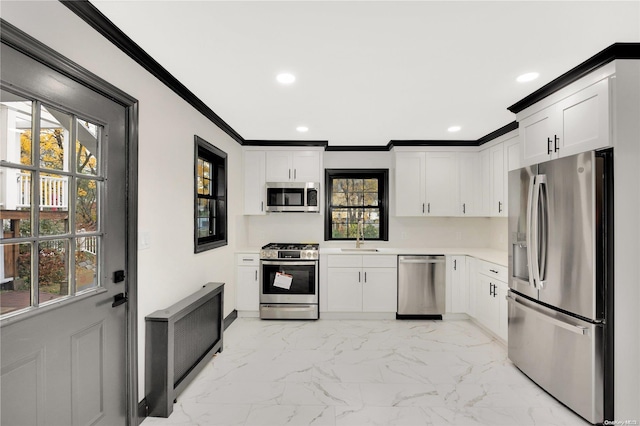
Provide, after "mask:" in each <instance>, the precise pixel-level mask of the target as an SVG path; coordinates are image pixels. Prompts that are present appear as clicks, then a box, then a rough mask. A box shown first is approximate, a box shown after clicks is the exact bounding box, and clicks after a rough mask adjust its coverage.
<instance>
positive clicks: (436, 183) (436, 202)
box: [425, 152, 460, 216]
mask: <svg viewBox="0 0 640 426" xmlns="http://www.w3.org/2000/svg"><path fill="white" fill-rule="evenodd" d="M425 187H426V192H425V193H426V198H425V199H426V202H427V206H426V213H427V215H429V216H455V215H457V214H458V203H459V202H458V200H459V198H460V197H459V191H460V189H459V186H458V161H457V157H456V154H455V153H453V152H427V153H425Z"/></svg>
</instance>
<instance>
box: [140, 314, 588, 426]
mask: <svg viewBox="0 0 640 426" xmlns="http://www.w3.org/2000/svg"><path fill="white" fill-rule="evenodd" d="M142 425H143V426H154V425H202V426H205V425H206V426H208V425H274V426H275V425H295V426H297V425H305V426H306V425H336V426H338V425H348V426H359V425H363V426H370V425H412V426H413V425H416V426H417V425H463V426H466V425H469V426H472V425H508V426H513V425H536V426H546V425H550V426H551V425H588V423H587V422H585V421H584V420H583V419H581V418H580V417H578V416H577V415H576V414H574V413H573V412H572V411H570V410H569V409H567V408H566V407H564V406H563V405H562V404H560V403H559V402H557V401H556V400H555V399H553V398H552V397H551V396H549V395H548V394H547V393H545V392H544V391H543V390H542V389H540V388H539V387H538V386H536V385H535V384H534V383H533V382H531V381H530V380H529V379H528V378H527V377H526V376H524V375H523V374H522V373H521V372H520V371H519V370H517V369H516V368H515V367H514V366H513V364H511V362H510V361H509V360H508V359H507V353H506V348H505V347H504V345H503V344H501V343H499V342H498V341H496V340H495V339H493V338H491V337H490V336H489V335H488V334H486V333H485V332H484V331H483V330H481V329H480V328H479V327H478V326H476V325H475V324H474V323H473V322H471V321H467V320H459V321H394V320H384V321H377V320H322V319H321V320H318V321H265V320H260V319H255V318H238V319H236V320H235V321H234V322H233V324H231V326H230V327H229V328H228V329H227V330H226V331H225V334H224V350H223V352H222V353H220V354H218V355H217V356H216V357H215V358H214V359H213V361H212V362H211V363H210V364H209V365H207V366H206V367H205V369H204V370H203V371H202V372H201V373H200V374H199V375H198V377H197V378H196V379H195V380H194V381H193V382H192V383H191V384H190V385H189V386H188V387H187V388H186V389H185V391H184V392H183V393H182V394H181V395H180V396H179V397H178V401H177V403H176V404H175V405H174V411H173V413H172V414H171V416H170V417H169V418H168V419H161V418H152V417H149V418H146V419H145V420H144V421H143V423H142Z"/></svg>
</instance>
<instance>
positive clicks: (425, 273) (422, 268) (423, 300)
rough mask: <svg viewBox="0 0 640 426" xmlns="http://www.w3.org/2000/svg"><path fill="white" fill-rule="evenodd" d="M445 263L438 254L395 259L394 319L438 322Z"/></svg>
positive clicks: (444, 286) (444, 284) (403, 256)
mask: <svg viewBox="0 0 640 426" xmlns="http://www.w3.org/2000/svg"><path fill="white" fill-rule="evenodd" d="M445 288H446V264H445V257H444V256H442V255H431V256H409V255H401V256H398V313H397V314H396V318H398V319H442V314H444V311H445Z"/></svg>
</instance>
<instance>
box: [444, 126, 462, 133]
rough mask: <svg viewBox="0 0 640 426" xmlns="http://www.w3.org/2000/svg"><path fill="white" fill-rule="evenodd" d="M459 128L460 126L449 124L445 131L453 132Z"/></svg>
mask: <svg viewBox="0 0 640 426" xmlns="http://www.w3.org/2000/svg"><path fill="white" fill-rule="evenodd" d="M460 129H461V127H460V126H451V127H449V128H448V129H447V131H448V132H451V133H453V132H459V131H460Z"/></svg>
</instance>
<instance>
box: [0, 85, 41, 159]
mask: <svg viewBox="0 0 640 426" xmlns="http://www.w3.org/2000/svg"><path fill="white" fill-rule="evenodd" d="M32 114H33V113H32V102H31V101H29V100H27V99H25V98H23V97H22V96H19V95H14V94H13V93H11V92H7V91H5V90H2V91H0V129H3V130H2V132H1V136H0V138H1V139H0V140H1V143H0V160H4V161H7V162H10V163H14V164H25V165H31V164H33V159H32V154H33V149H32V143H31V127H32V126H31V120H32Z"/></svg>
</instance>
